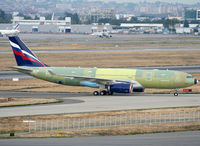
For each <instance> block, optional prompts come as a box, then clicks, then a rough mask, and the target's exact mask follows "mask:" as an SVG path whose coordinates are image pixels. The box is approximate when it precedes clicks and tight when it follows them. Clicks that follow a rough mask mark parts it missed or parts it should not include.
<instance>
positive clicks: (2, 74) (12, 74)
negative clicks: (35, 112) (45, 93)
mask: <svg viewBox="0 0 200 146" xmlns="http://www.w3.org/2000/svg"><path fill="white" fill-rule="evenodd" d="M124 68H125V67H124ZM127 68H132V69H160V70H166V69H168V70H177V71H183V72H187V73H200V66H165V67H127ZM13 78H19V79H30V78H33V77H31V76H28V75H26V74H23V73H20V72H17V71H0V80H10V79H13Z"/></svg>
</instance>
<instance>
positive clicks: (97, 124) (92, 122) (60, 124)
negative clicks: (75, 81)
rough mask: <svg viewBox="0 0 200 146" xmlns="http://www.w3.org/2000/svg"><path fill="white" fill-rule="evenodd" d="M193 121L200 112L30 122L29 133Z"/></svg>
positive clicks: (197, 117)
mask: <svg viewBox="0 0 200 146" xmlns="http://www.w3.org/2000/svg"><path fill="white" fill-rule="evenodd" d="M193 121H200V111H190V112H185V111H181V112H166V113H163V112H160V113H137V114H124V115H112V116H96V117H87V118H67V119H50V120H37V121H32V122H29V132H37V131H50V130H72V129H85V128H104V127H117V126H129V125H145V124H162V123H179V122H193Z"/></svg>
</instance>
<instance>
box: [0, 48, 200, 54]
mask: <svg viewBox="0 0 200 146" xmlns="http://www.w3.org/2000/svg"><path fill="white" fill-rule="evenodd" d="M174 50H176V51H177V50H180V51H181V50H200V47H181V48H178V47H174V48H173V47H171V48H141V49H135V48H133V49H130V48H123V49H118V48H116V49H67V50H59V49H57V50H33V52H34V53H40V54H41V53H80V52H127V51H133V52H140V51H174ZM0 54H12V51H11V50H9V51H8V50H1V51H0Z"/></svg>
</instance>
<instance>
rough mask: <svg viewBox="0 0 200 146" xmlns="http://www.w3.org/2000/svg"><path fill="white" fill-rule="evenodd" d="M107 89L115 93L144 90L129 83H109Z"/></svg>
mask: <svg viewBox="0 0 200 146" xmlns="http://www.w3.org/2000/svg"><path fill="white" fill-rule="evenodd" d="M109 91H110V92H116V93H132V92H144V87H142V86H134V84H130V83H116V84H112V85H110V87H109Z"/></svg>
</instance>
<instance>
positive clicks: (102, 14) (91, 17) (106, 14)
mask: <svg viewBox="0 0 200 146" xmlns="http://www.w3.org/2000/svg"><path fill="white" fill-rule="evenodd" d="M79 18H80V20H81V21H82V22H87V21H91V22H92V23H97V22H98V21H99V20H100V19H105V18H108V19H114V18H115V10H114V9H108V8H107V9H104V10H91V11H89V12H88V11H87V12H81V13H79Z"/></svg>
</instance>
